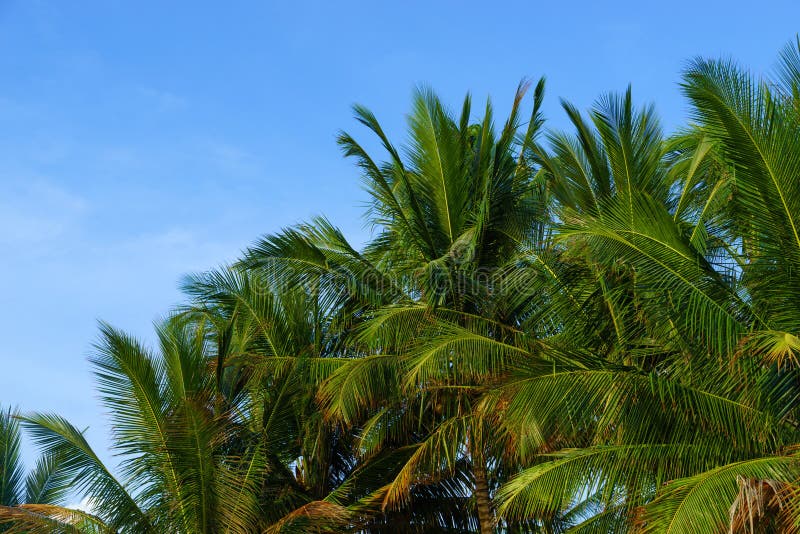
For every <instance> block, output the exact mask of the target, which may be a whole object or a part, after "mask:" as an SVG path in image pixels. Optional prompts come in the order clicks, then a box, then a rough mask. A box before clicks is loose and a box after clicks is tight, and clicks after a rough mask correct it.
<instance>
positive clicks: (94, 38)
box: [0, 0, 800, 459]
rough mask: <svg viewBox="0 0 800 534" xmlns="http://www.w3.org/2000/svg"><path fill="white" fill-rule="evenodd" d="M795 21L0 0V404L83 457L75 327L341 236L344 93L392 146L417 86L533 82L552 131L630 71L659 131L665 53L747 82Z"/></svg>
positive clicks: (574, 10)
mask: <svg viewBox="0 0 800 534" xmlns="http://www.w3.org/2000/svg"><path fill="white" fill-rule="evenodd" d="M798 31H800V2H798V1H797V0H792V1H762V2H758V3H757V4H753V3H752V2H750V1H742V0H738V1H736V0H727V1H709V0H693V1H682V0H681V1H676V0H670V1H663V2H649V1H644V0H642V1H638V2H600V1H591V2H589V1H587V2H575V1H569V0H562V1H549V2H541V1H540V2H536V1H528V2H502V1H494V2H474V3H473V2H467V1H447V0H439V1H437V0H428V1H423V2H413V1H403V2H382V1H372V2H360V3H356V2H347V1H326V2H318V3H315V2H301V1H295V2H291V1H282V2H268V1H251V2H246V1H228V2H203V1H197V0H194V1H191V2H188V1H186V2H180V1H175V0H170V1H164V0H160V1H144V0H137V1H128V2H122V1H115V0H102V1H99V0H98V1H90V0H82V1H78V2H66V1H58V0H52V1H45V0H0V247H2V252H0V254H1V256H0V258H2V261H0V299H2V302H3V304H4V305H3V306H2V307H1V308H0V403H2V404H3V405H9V404H12V405H17V406H19V407H20V408H22V409H23V410H39V411H57V412H59V413H61V414H62V415H65V416H66V417H68V418H69V419H70V420H72V421H73V422H74V423H75V424H76V425H78V426H79V427H81V428H84V427H88V428H89V439H90V440H91V442H92V443H93V444H94V445H95V446H96V447H97V448H98V449H100V450H104V449H105V448H106V447H107V444H108V441H107V438H106V430H105V427H104V423H103V418H102V409H101V408H100V407H99V406H98V402H97V399H96V396H95V393H94V390H93V381H92V377H91V371H90V368H89V365H88V364H87V361H86V359H87V356H88V355H89V354H90V351H91V344H92V342H93V341H94V340H96V338H97V334H96V333H97V328H96V321H97V320H98V319H103V320H106V321H108V322H110V323H112V324H113V325H115V326H118V327H121V328H123V329H126V330H128V331H130V332H132V333H134V334H136V335H138V336H140V337H142V338H144V339H147V340H149V339H152V334H151V324H152V322H153V320H155V319H156V318H157V317H158V316H159V315H161V314H164V313H166V312H167V311H168V310H169V308H170V307H171V306H172V305H174V304H176V303H178V302H179V301H180V298H181V296H180V294H179V292H178V291H177V289H176V287H177V283H178V281H179V279H180V278H181V276H182V275H183V274H185V273H187V272H191V271H199V270H204V269H207V268H210V267H214V266H216V265H219V264H222V263H224V262H226V261H229V260H231V259H233V258H234V257H235V256H236V255H237V253H238V252H239V251H240V250H241V249H242V248H244V247H245V246H247V245H248V244H249V243H250V242H252V241H253V240H254V239H255V238H257V237H258V236H259V235H260V234H263V233H268V232H273V231H276V230H278V229H280V228H281V227H283V226H287V225H290V224H293V223H296V222H298V221H301V220H303V219H307V218H308V217H310V216H312V215H316V214H326V215H328V216H329V217H330V218H331V219H332V220H333V221H334V222H335V223H337V224H338V225H339V226H340V227H341V228H342V229H343V230H344V231H345V233H346V234H347V235H348V236H350V237H351V238H352V240H353V241H355V242H357V243H358V242H361V241H363V240H364V238H365V236H366V235H367V234H366V232H367V231H366V230H365V228H364V227H363V220H362V219H361V212H362V208H361V205H362V203H363V201H364V200H365V195H364V194H363V192H361V190H360V187H359V182H358V172H357V170H356V169H355V168H354V167H353V165H352V164H351V163H350V162H347V161H345V160H343V159H342V157H341V156H340V153H339V151H338V149H337V147H336V145H335V142H334V138H335V135H336V133H337V131H338V130H339V129H342V128H344V129H348V130H350V131H352V132H353V133H355V134H356V135H357V137H361V138H363V137H364V132H363V131H361V130H359V129H358V128H357V127H356V126H355V124H354V121H353V120H352V118H351V111H350V105H351V104H352V103H354V102H359V103H363V104H365V105H367V106H369V107H370V108H372V109H373V111H375V113H376V114H377V115H378V118H379V119H381V120H382V121H383V122H384V124H385V125H386V126H387V129H388V131H389V132H390V134H391V135H392V136H393V137H395V138H401V137H402V133H403V132H402V126H403V120H404V114H405V112H406V110H407V109H408V105H409V100H410V96H411V93H412V90H413V88H414V86H415V85H417V84H429V85H430V86H432V87H433V88H435V89H436V90H437V91H438V92H439V93H440V94H441V95H442V96H443V97H444V98H445V99H446V100H447V101H449V102H451V103H452V105H453V107H454V108H457V107H458V105H459V104H460V100H461V98H462V97H463V94H464V93H465V92H466V91H467V90H469V91H471V92H472V94H473V96H474V98H475V99H476V100H478V101H481V100H483V99H484V98H485V97H486V96H487V95H491V96H492V97H493V99H494V101H495V103H496V107H497V108H498V111H499V112H501V113H502V112H504V111H505V110H506V109H507V108H508V103H509V100H510V98H511V96H512V94H513V91H514V89H515V87H516V85H517V83H518V82H519V80H520V79H521V78H522V77H530V78H534V79H535V78H538V77H539V76H541V75H546V76H547V78H548V87H547V97H546V106H545V110H546V113H547V115H548V117H549V118H550V123H549V124H550V125H552V126H556V127H563V126H565V121H564V118H563V114H562V113H561V112H560V110H559V107H558V98H559V97H564V98H566V99H568V100H571V101H573V102H574V103H576V104H577V105H578V106H580V107H582V108H586V107H588V106H589V105H590V104H591V103H592V101H593V100H594V99H595V98H596V97H597V96H598V95H600V94H601V93H603V92H607V91H621V90H624V89H625V87H626V86H627V84H628V83H632V84H633V89H634V97H635V98H636V99H637V100H638V101H639V102H649V101H654V102H655V103H656V105H657V109H658V110H659V111H660V113H661V115H662V117H663V120H664V123H665V125H666V126H667V127H669V128H672V127H675V126H676V125H678V124H680V123H681V121H682V120H683V119H684V118H685V113H686V104H685V102H684V101H683V99H682V98H681V95H680V92H679V90H678V87H677V82H678V80H679V72H680V70H681V69H682V67H683V66H684V65H685V63H686V61H687V60H688V59H690V58H692V57H694V56H697V55H703V56H721V55H722V56H730V57H734V58H736V59H738V60H740V61H741V62H742V63H744V64H746V65H749V66H751V67H752V68H753V69H754V70H756V71H760V72H766V71H769V70H770V69H771V68H772V66H773V65H774V61H775V58H776V55H777V52H778V50H779V49H780V48H781V47H782V46H783V45H784V44H785V43H786V42H788V41H789V40H790V39H792V38H794V35H795V33H796V32H798ZM368 145H369V146H374V144H368ZM26 457H27V458H29V459H30V458H32V454H31V453H30V452H29V453H28V454H26ZM103 457H105V458H109V455H108V454H107V453H105V452H104V453H103Z"/></svg>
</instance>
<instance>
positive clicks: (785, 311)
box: [498, 47, 800, 533]
mask: <svg viewBox="0 0 800 534" xmlns="http://www.w3.org/2000/svg"><path fill="white" fill-rule="evenodd" d="M797 58H798V51H797V48H796V47H793V48H790V49H788V50H787V51H786V52H785V54H784V62H783V70H782V73H783V75H784V76H783V79H782V84H780V85H773V86H769V85H767V84H766V83H765V82H762V81H759V80H755V79H753V77H752V76H751V75H749V74H747V73H745V72H743V71H742V70H741V69H739V68H737V67H735V66H734V65H732V64H730V63H726V62H713V61H697V62H696V63H695V64H694V65H693V66H692V68H691V69H690V70H689V71H688V72H687V74H686V77H685V84H684V89H685V91H686V93H687V95H688V96H689V98H690V100H691V101H692V103H693V105H694V109H695V113H696V118H697V121H698V126H697V128H696V129H695V130H694V131H692V132H690V133H688V134H687V135H685V136H683V137H681V138H679V139H677V140H675V142H673V143H666V144H665V143H664V142H662V141H659V140H658V139H655V140H654V142H653V143H652V144H651V146H652V149H651V150H644V149H643V147H644V146H645V144H644V143H643V140H645V139H647V138H650V137H651V136H649V135H646V132H647V130H648V128H647V124H651V125H652V123H653V121H652V119H651V118H648V117H647V116H646V115H639V116H638V118H637V119H635V120H633V117H634V115H633V114H632V113H630V112H629V111H628V110H629V109H630V101H629V97H626V98H624V99H621V100H619V101H618V103H617V104H615V105H613V106H611V107H610V109H602V108H601V109H600V110H597V111H595V112H594V113H593V122H594V129H590V128H588V127H586V126H585V125H584V124H582V123H581V121H579V120H577V119H575V116H576V115H575V114H574V113H571V115H572V116H573V121H574V122H575V123H576V130H577V132H578V133H577V139H572V140H568V139H565V138H557V139H554V143H553V145H554V147H555V148H554V154H552V155H549V156H548V158H552V160H553V161H552V162H551V161H549V160H548V159H545V158H542V160H543V162H544V163H543V165H544V166H545V168H547V170H548V173H549V174H550V175H551V179H552V180H553V181H554V182H556V188H555V189H556V191H561V190H567V191H571V190H573V189H577V190H578V193H579V194H577V195H569V194H568V193H561V194H560V195H559V200H560V207H559V215H558V224H557V229H556V230H555V231H556V233H557V240H558V241H559V242H561V243H563V244H564V245H565V247H566V249H567V250H568V251H569V252H568V253H573V252H576V253H577V255H579V256H580V257H581V258H582V259H583V260H584V261H586V262H587V263H589V264H590V265H591V266H592V268H593V269H596V270H597V271H598V272H599V275H597V276H596V277H595V280H594V281H592V284H593V285H596V287H597V288H598V290H600V291H602V292H604V293H606V289H605V288H606V287H608V286H609V284H608V283H607V280H608V279H612V280H614V282H615V285H614V286H611V287H612V290H611V291H609V292H607V294H608V297H606V298H605V299H604V300H605V301H606V302H607V305H606V312H607V313H606V316H607V317H608V318H610V319H611V320H612V322H613V324H614V327H615V331H616V332H618V335H617V336H615V337H614V338H613V339H615V346H616V349H615V352H618V353H619V355H620V358H608V357H606V358H603V359H593V360H592V361H590V363H589V364H588V365H586V366H585V367H583V368H574V369H565V370H564V371H563V376H561V377H559V375H560V374H561V373H559V372H558V369H556V368H555V367H554V371H553V374H552V376H551V377H547V376H545V375H541V376H536V375H533V376H530V378H529V379H528V382H525V381H524V380H523V379H522V378H520V380H519V382H520V383H521V384H522V385H521V386H515V387H514V388H510V389H509V388H507V387H505V386H504V388H505V389H506V391H505V395H506V396H508V398H509V407H508V412H507V413H506V417H505V420H506V424H508V425H509V426H510V427H511V430H510V431H512V432H514V431H516V432H521V431H522V430H523V429H524V428H525V427H526V426H528V427H530V426H536V427H541V426H543V420H544V421H547V417H546V416H545V414H548V413H552V414H553V419H552V421H554V422H558V423H559V424H560V425H562V426H563V425H564V418H565V414H570V415H569V416H568V420H569V424H568V425H567V427H568V428H569V431H570V432H574V431H575V430H580V431H581V432H583V431H584V429H589V430H590V432H589V435H588V436H587V438H588V439H587V443H586V444H584V445H579V446H577V447H576V446H574V445H571V446H572V447H573V448H568V449H567V448H564V449H561V450H557V451H554V452H552V453H550V455H549V456H550V460H549V461H544V462H542V463H539V464H538V465H534V466H532V467H530V468H528V469H526V470H524V471H523V472H522V473H521V474H519V475H518V476H517V477H516V478H515V479H513V480H512V481H511V482H509V483H508V484H507V485H506V486H505V487H504V488H502V489H501V490H500V492H499V499H498V500H499V506H500V511H501V513H503V514H505V515H507V516H510V517H526V516H537V515H542V514H544V513H546V512H548V511H552V510H563V509H570V508H571V507H575V506H577V503H582V502H585V500H586V497H587V495H588V497H589V498H590V500H591V501H592V503H593V505H594V511H593V512H591V513H588V514H587V517H589V519H588V520H587V521H585V522H584V523H583V524H582V525H579V527H578V528H579V529H580V528H583V529H584V530H586V531H590V532H592V531H598V529H600V530H603V531H606V530H608V531H626V530H628V529H632V528H635V529H637V530H639V531H642V532H670V533H677V532H686V533H699V532H723V531H726V530H728V529H729V528H730V529H732V530H731V531H751V530H753V529H756V528H762V529H767V531H769V529H770V528H772V529H778V530H779V531H782V532H784V531H793V530H794V529H795V528H797V527H796V525H797V524H798V522H797V500H796V495H797V489H796V485H795V483H796V480H797V477H798V474H800V472H798V468H799V467H800V466H799V465H798V463H797V460H796V458H795V456H794V454H793V453H792V450H793V447H794V445H795V444H796V443H797V442H798V439H799V438H800V436H799V435H798V433H797V430H796V428H797V425H796V420H795V418H796V405H797V398H798V396H797V394H798V390H797V388H796V385H795V384H796V379H797V377H796V369H795V368H794V367H793V365H792V364H793V361H794V359H795V354H796V350H797V345H796V343H795V340H796V337H795V333H796V332H797V320H798V315H797V310H796V306H795V305H794V304H789V303H790V302H795V301H794V299H793V297H792V295H793V291H794V289H793V287H794V286H795V285H796V284H797V277H796V274H795V273H796V268H795V265H796V264H797V259H798V257H797V255H796V249H797V240H796V235H795V234H794V232H793V228H794V226H796V223H797V221H796V219H797V213H798V211H797V209H796V208H797V207H798V205H797V203H798V202H800V188H799V187H798V183H797V180H796V177H797V176H798V175H799V174H798V173H799V172H800V167H799V166H798V163H800V145H798V140H800V135H798V134H800V129H798V128H799V127H800V122H799V121H798V117H799V116H798V113H797V109H798V107H797V101H798V100H797V90H796V87H797V85H798V78H797V76H796V75H797V72H798V70H797V65H798V64H800V61H798V60H797ZM605 107H606V108H608V106H605ZM568 111H570V110H569V109H568ZM612 117H618V118H617V119H613V120H611V121H608V120H607V119H608V118H612ZM607 122H608V123H610V125H611V126H612V128H608V125H607V124H606V123H607ZM615 138H619V140H620V142H615ZM598 162H599V165H598ZM647 162H652V163H651V164H649V165H646V163H647ZM642 163H645V165H642ZM608 171H610V172H608ZM609 174H610V175H611V176H612V177H613V180H611V181H610V182H607V181H606V180H605V177H606V176H607V175H609ZM598 177H601V178H603V180H600V179H598ZM619 177H622V179H621V180H620V179H619ZM581 183H584V184H585V183H588V184H589V185H587V186H584V187H582V188H581V187H580V186H579V187H577V188H573V187H572V184H581ZM606 183H610V187H608V186H607V185H605V184H606ZM594 184H599V185H600V186H601V187H592V185H594ZM603 190H605V193H604V194H603V195H598V193H600V192H601V191H603ZM586 191H593V193H594V194H585V192H586ZM609 191H610V194H608V192H609ZM572 197H577V198H572ZM595 198H597V199H598V202H597V204H596V205H595V206H596V207H594V208H592V209H587V205H588V206H589V207H590V208H591V207H592V205H593V203H594V199H595ZM587 199H589V200H590V202H587V201H586V200H587ZM575 287H577V288H580V287H582V284H581V283H580V282H579V283H578V284H576V285H575ZM590 309H592V308H590ZM618 312H620V313H618ZM602 325H603V321H602V320H599V321H598V323H597V326H598V327H602ZM574 335H576V336H578V335H579V333H575V334H574ZM579 339H585V337H582V338H579ZM581 344H583V345H585V341H581ZM589 346H591V345H589ZM553 399H558V401H557V402H554V400H553ZM556 414H559V415H556ZM571 414H583V416H582V417H577V418H574V419H573V416H572V415H571ZM576 423H577V424H576ZM515 428H516V430H515ZM545 458H546V456H545Z"/></svg>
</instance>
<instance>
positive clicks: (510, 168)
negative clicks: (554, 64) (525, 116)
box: [243, 81, 547, 532]
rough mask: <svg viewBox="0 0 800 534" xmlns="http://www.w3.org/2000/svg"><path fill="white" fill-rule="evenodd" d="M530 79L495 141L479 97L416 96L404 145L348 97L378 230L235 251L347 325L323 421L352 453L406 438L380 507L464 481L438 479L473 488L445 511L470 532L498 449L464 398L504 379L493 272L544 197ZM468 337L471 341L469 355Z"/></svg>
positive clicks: (501, 301) (504, 331)
mask: <svg viewBox="0 0 800 534" xmlns="http://www.w3.org/2000/svg"><path fill="white" fill-rule="evenodd" d="M543 87H544V85H543V81H542V82H540V83H539V84H538V85H537V87H536V90H535V91H534V106H533V112H532V114H531V118H530V121H529V122H528V123H527V125H521V124H520V123H519V110H520V104H521V102H522V99H523V97H524V95H525V92H526V89H527V85H526V84H524V85H521V86H520V88H519V89H518V91H517V93H516V95H515V98H514V102H513V106H512V111H511V114H510V116H509V118H508V119H507V120H506V122H505V124H504V127H503V129H502V131H501V132H500V133H499V135H497V134H495V132H494V127H493V116H492V108H491V105H490V104H488V103H487V106H486V108H485V111H484V115H483V117H482V119H481V120H480V121H479V122H477V123H473V122H472V121H471V113H472V109H471V99H470V98H469V96H468V97H467V98H466V99H465V101H464V105H463V107H462V111H461V114H460V117H459V118H458V119H455V118H453V117H452V116H451V115H450V113H449V112H448V111H447V110H446V109H445V107H444V105H443V104H442V103H441V101H440V100H439V99H438V98H437V97H436V96H435V95H434V94H433V93H432V92H430V91H428V90H420V91H418V92H417V93H416V95H415V97H414V103H413V111H412V114H411V116H410V118H409V133H410V139H411V141H410V143H409V145H408V146H406V147H404V148H403V149H397V148H396V147H395V146H394V145H393V144H391V142H390V141H389V140H388V138H387V137H386V135H385V134H384V132H383V129H382V128H381V126H380V124H379V123H378V121H377V120H376V118H375V117H374V116H373V115H372V113H370V112H369V111H368V110H366V109H365V108H363V107H360V106H357V107H356V108H355V111H356V118H357V119H358V121H359V122H361V123H362V124H363V125H365V126H367V128H368V129H369V130H371V132H372V133H374V134H375V135H376V136H377V138H378V140H379V141H380V143H381V144H382V146H383V148H384V149H385V151H386V154H387V156H388V160H387V161H386V162H383V163H380V162H378V160H376V159H375V158H373V157H371V156H370V155H369V154H367V153H366V151H364V149H363V148H362V147H361V145H359V144H358V142H357V141H355V139H354V138H353V137H352V136H350V135H349V134H345V133H343V134H341V136H340V138H339V142H340V144H341V146H342V147H343V150H344V151H345V154H346V155H348V156H350V157H354V158H356V160H357V162H358V165H359V167H360V168H361V169H362V171H363V179H364V183H365V186H366V189H367V191H368V193H369V194H370V195H371V197H372V204H371V206H370V210H369V213H368V218H369V221H370V223H371V224H372V225H373V227H375V228H376V229H377V233H376V236H375V237H374V238H373V239H372V240H371V241H370V242H369V243H368V244H367V246H366V247H365V249H364V251H363V253H358V252H356V251H355V250H354V249H353V248H352V247H350V246H349V245H348V244H347V243H346V241H345V240H344V238H343V237H342V236H341V235H340V234H339V233H338V232H336V231H335V230H334V229H333V228H331V227H330V226H329V225H327V224H326V223H325V222H324V221H317V223H316V224H313V225H307V226H302V227H300V228H298V229H295V230H290V231H287V232H285V233H284V234H282V235H278V236H272V237H267V238H265V239H264V240H262V241H261V242H260V243H258V244H257V245H256V246H254V247H253V248H252V249H251V250H250V251H249V252H248V253H247V254H246V259H245V261H244V263H243V266H244V267H245V268H246V269H251V270H257V271H259V272H262V273H266V276H267V277H268V278H269V279H271V280H281V281H283V283H288V284H291V283H295V284H296V283H298V281H302V282H304V283H307V282H308V281H309V280H311V279H313V280H314V287H315V288H316V290H317V291H320V292H321V294H323V295H329V297H327V300H328V301H329V302H336V304H335V305H334V306H332V307H331V309H332V310H334V311H335V313H336V314H338V315H339V316H341V317H344V318H346V319H343V320H340V321H339V325H340V326H344V327H345V329H346V330H345V333H346V335H345V337H346V344H348V346H349V347H350V355H349V356H348V357H349V358H350V361H348V362H346V363H345V364H344V365H342V366H340V367H338V368H337V369H336V370H335V371H334V372H333V373H332V375H331V376H330V377H329V378H327V379H326V380H325V382H324V383H323V384H322V386H321V389H320V394H319V400H320V401H321V402H322V404H323V410H324V411H325V413H326V414H327V417H328V418H329V419H331V420H332V421H335V422H338V423H341V424H344V425H345V427H346V428H349V429H351V431H354V432H357V434H358V435H359V436H360V438H359V441H358V443H357V447H358V449H359V451H362V452H361V454H364V453H366V454H374V453H375V451H380V450H385V449H386V448H398V447H411V450H412V451H413V454H412V456H411V457H410V459H409V460H408V462H407V463H406V464H405V465H404V466H403V467H402V469H401V470H400V471H399V472H397V473H396V474H395V475H394V476H393V477H392V478H391V480H390V483H389V485H388V486H387V487H386V488H385V491H384V496H383V497H382V506H383V509H384V510H392V509H398V508H403V507H404V506H406V505H407V504H408V503H409V500H410V499H413V497H414V495H413V494H414V491H419V490H421V489H422V488H423V487H428V488H431V487H432V486H433V485H435V484H442V483H445V482H446V481H447V480H450V481H458V480H464V481H465V482H455V483H454V482H450V483H449V484H450V485H451V487H452V488H453V490H452V491H453V493H452V494H451V498H450V499H448V502H450V503H458V502H459V501H464V498H465V497H466V496H468V495H465V494H464V492H463V491H462V488H463V487H464V485H465V484H466V485H467V486H471V488H472V491H471V493H472V496H474V504H472V505H469V504H468V503H466V502H464V504H463V505H459V506H464V505H468V506H474V508H473V509H472V510H470V509H469V508H461V509H460V510H456V514H457V515H461V516H462V517H463V516H467V515H469V516H472V515H473V514H474V517H475V519H476V523H477V526H479V527H480V530H481V532H491V531H492V529H493V527H494V523H495V518H494V513H493V511H492V504H491V494H492V492H493V489H492V487H493V486H494V485H496V483H497V480H499V477H501V476H504V475H503V469H501V467H500V466H501V457H502V456H503V452H502V451H501V450H500V449H498V447H497V446H495V444H494V442H493V441H492V439H491V428H490V424H489V421H487V420H486V418H484V417H482V416H480V415H479V413H478V411H477V410H476V408H477V404H476V403H477V401H478V400H479V399H480V389H481V388H483V387H485V386H486V384H488V383H490V382H492V381H493V380H494V379H495V378H496V375H497V374H499V373H501V372H502V365H500V362H497V361H496V360H497V357H496V355H495V353H494V352H493V350H497V349H498V348H500V349H501V350H503V349H502V348H503V346H504V345H503V343H502V340H503V338H504V337H505V336H508V335H514V331H513V328H511V327H512V326H514V325H515V322H516V316H515V314H516V313H517V310H516V309H514V306H513V305H511V303H510V302H509V301H508V297H510V296H511V293H510V292H508V293H505V294H503V293H502V291H503V289H504V287H505V286H503V285H502V284H497V283H496V282H497V280H496V279H498V278H499V277H500V276H510V274H508V273H506V271H509V272H511V271H515V270H516V269H515V268H514V267H515V265H516V264H517V263H518V262H519V261H520V259H521V257H522V253H523V251H525V252H527V251H529V250H531V249H534V248H537V247H540V246H541V245H542V243H543V242H544V241H545V236H544V231H545V230H544V222H545V221H546V220H547V216H546V215H547V214H546V213H545V210H546V201H545V199H544V198H543V195H544V193H545V191H544V188H543V184H542V183H541V182H537V181H536V180H535V179H534V175H533V172H532V170H533V169H532V168H530V167H529V166H528V159H527V158H526V157H525V153H526V152H527V151H529V150H530V149H531V147H532V146H533V141H534V139H535V136H536V134H537V132H538V130H539V128H540V126H541V123H542V120H541V116H540V114H539V108H540V105H541V100H542V96H543ZM401 154H407V157H403V156H402V155H401ZM337 299H338V300H337ZM479 333H480V334H484V335H479ZM475 343H481V344H484V346H483V347H482V350H480V351H479V352H474V351H473V350H472V348H473V347H472V345H474V344H475ZM512 352H513V354H512V356H509V357H513V355H519V353H520V351H518V350H516V349H515V350H513V351H512ZM500 359H502V356H501V358H500ZM409 438H411V439H410V441H409ZM443 503H444V501H440V502H439V503H438V505H437V506H443ZM413 508H415V509H416V508H418V506H413ZM473 510H474V511H473ZM445 522H448V523H449V522H451V520H449V519H448V520H445ZM461 528H463V529H469V528H470V524H465V525H463V526H462V527H461Z"/></svg>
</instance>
